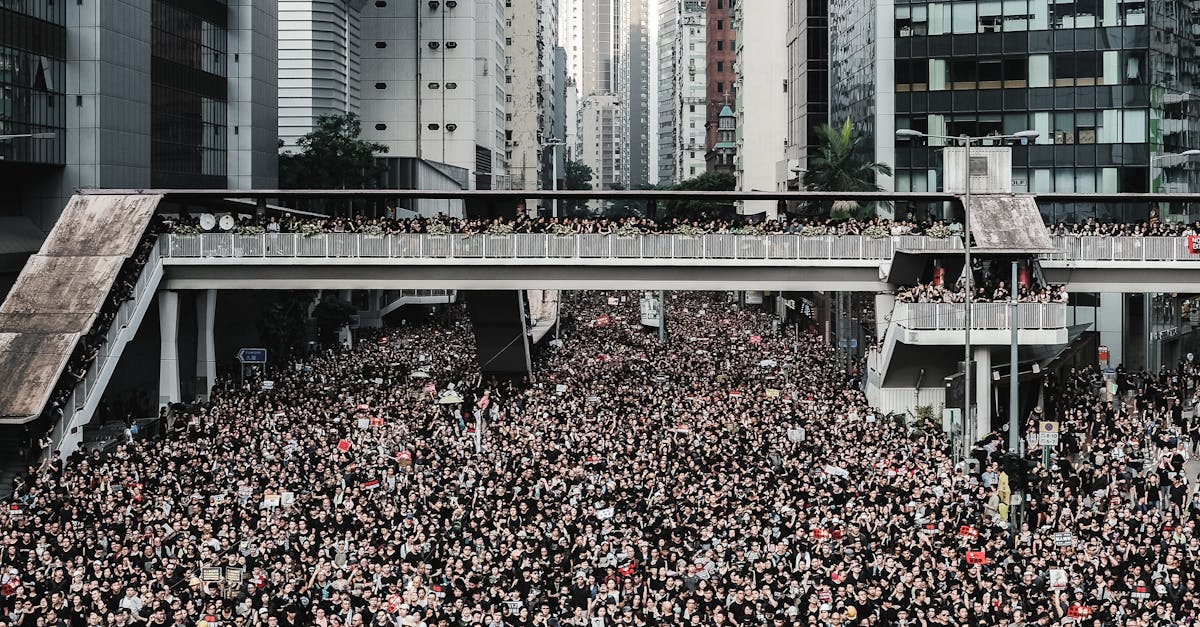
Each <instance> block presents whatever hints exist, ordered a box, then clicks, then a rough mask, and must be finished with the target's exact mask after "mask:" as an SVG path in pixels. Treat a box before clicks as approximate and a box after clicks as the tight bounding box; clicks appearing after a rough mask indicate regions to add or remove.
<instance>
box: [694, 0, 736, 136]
mask: <svg viewBox="0 0 1200 627" xmlns="http://www.w3.org/2000/svg"><path fill="white" fill-rule="evenodd" d="M736 1H737V0H708V6H707V9H706V18H707V21H708V33H707V38H706V40H707V42H708V43H707V45H708V54H707V64H706V68H705V79H706V80H707V82H708V90H707V92H708V93H707V99H708V112H707V115H706V116H705V124H704V129H705V149H706V150H708V151H710V152H711V151H712V149H713V146H714V145H715V144H716V143H717V118H718V117H719V116H720V115H721V107H723V106H725V105H726V104H728V105H729V106H730V107H732V106H734V103H735V102H736V101H735V98H734V96H735V94H734V82H735V80H736V79H735V76H734V73H733V62H734V61H735V60H736V59H737V55H736V54H735V51H736V42H735V33H734V30H733V5H734V3H735V2H736ZM741 1H745V0H741Z"/></svg>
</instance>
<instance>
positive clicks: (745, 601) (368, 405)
mask: <svg viewBox="0 0 1200 627" xmlns="http://www.w3.org/2000/svg"><path fill="white" fill-rule="evenodd" d="M669 299H670V300H669V303H668V307H667V311H668V312H670V314H671V316H670V321H669V323H668V331H669V333H668V337H669V342H668V343H667V344H666V345H663V344H661V343H659V342H658V340H657V336H656V334H655V333H653V332H650V331H648V330H647V329H645V328H644V327H643V326H642V325H641V321H640V318H639V310H638V302H637V299H636V297H635V298H626V297H624V296H623V295H622V294H619V293H608V294H605V293H573V294H571V295H570V297H569V298H568V299H566V300H567V302H566V304H565V305H564V307H565V310H566V315H565V316H564V322H563V329H562V331H561V333H560V338H561V341H556V342H550V343H548V345H546V346H543V347H540V348H539V349H538V354H537V356H536V362H535V369H534V370H535V372H534V374H533V376H532V377H531V378H530V379H528V380H520V381H507V382H505V381H500V382H498V381H490V380H489V381H485V380H483V378H482V377H481V375H480V374H479V371H478V368H477V367H476V365H475V363H476V362H475V360H474V356H473V352H474V345H473V336H472V334H471V330H470V328H469V323H468V322H467V321H466V316H459V317H458V319H457V321H451V322H448V321H445V320H443V319H442V318H441V317H436V319H433V318H431V319H430V320H429V321H427V322H424V323H421V324H411V325H407V326H405V327H400V328H394V329H389V330H386V331H381V332H375V333H371V332H363V334H362V335H360V337H358V341H357V345H356V346H355V347H354V348H353V349H352V350H341V349H338V350H329V351H325V352H320V353H316V354H313V355H310V356H308V357H305V358H301V359H299V360H298V361H295V362H292V363H287V364H278V365H277V366H276V367H273V368H270V369H268V370H267V371H266V372H265V373H262V374H261V375H258V376H252V377H249V378H247V379H246V380H245V381H244V382H243V383H242V384H240V385H237V384H234V383H233V382H232V381H226V382H224V383H222V385H220V386H219V387H218V388H217V389H215V390H214V391H213V393H212V395H211V399H210V400H209V402H208V403H206V404H204V405H199V406H195V407H192V408H190V409H189V410H188V411H186V412H183V413H182V414H180V415H179V416H177V417H176V418H175V420H174V424H173V425H172V427H171V428H170V429H168V434H167V435H166V436H165V437H163V438H162V439H153V440H150V439H139V440H135V441H133V442H131V443H128V444H124V445H122V446H120V447H118V448H117V449H116V450H115V451H112V452H94V453H90V454H83V453H77V454H75V455H72V456H71V457H70V459H68V460H67V462H66V463H65V465H64V464H60V463H58V462H57V461H49V462H47V463H46V464H44V465H43V466H42V467H40V468H36V469H32V470H31V472H30V474H29V475H28V476H27V477H24V478H22V480H21V481H20V482H19V483H18V485H17V491H16V497H15V499H14V500H13V501H12V505H11V508H10V509H9V512H8V516H7V517H0V574H2V575H3V580H2V582H0V585H2V588H0V623H3V624H5V625H6V627H7V626H11V627H114V626H115V627H141V626H143V625H144V626H146V627H177V626H186V627H227V626H229V627H250V626H254V627H261V626H267V627H297V626H304V627H307V626H310V625H311V626H316V627H385V626H386V627H403V626H414V625H415V626H420V625H429V626H432V625H455V626H460V625H461V626H474V625H483V626H488V627H502V626H503V627H509V626H522V627H523V626H532V625H539V626H540V625H547V626H573V627H610V626H617V625H659V624H662V625H704V626H706V627H707V626H717V627H723V626H725V625H731V626H732V625H736V626H746V625H773V626H774V625H823V626H824V625H832V626H838V625H856V626H857V625H899V626H903V627H912V626H922V627H926V626H934V625H937V626H947V625H954V626H967V625H971V626H977V625H1008V626H1028V625H1048V624H1055V625H1065V624H1072V625H1089V626H1091V625H1125V626H1129V625H1136V626H1139V627H1150V626H1153V627H1159V626H1165V625H1190V624H1194V623H1195V620H1196V618H1197V616H1198V613H1200V609H1198V605H1197V603H1196V594H1197V593H1196V591H1195V586H1196V582H1197V578H1198V577H1200V572H1198V569H1200V567H1198V565H1197V559H1198V558H1200V532H1198V531H1197V527H1196V514H1197V513H1198V510H1197V508H1198V507H1200V504H1198V501H1197V500H1195V499H1192V497H1191V488H1190V486H1191V483H1190V481H1191V480H1192V478H1193V476H1192V475H1193V474H1194V470H1191V469H1189V467H1188V465H1187V464H1186V460H1187V459H1188V454H1189V451H1188V447H1185V446H1184V445H1183V443H1184V438H1183V433H1184V429H1187V430H1188V431H1187V432H1188V433H1190V434H1192V435H1193V437H1195V435H1194V434H1195V431H1194V429H1195V422H1194V421H1193V422H1189V421H1188V419H1187V417H1186V416H1185V414H1184V412H1183V411H1182V410H1181V408H1182V407H1185V406H1190V405H1191V404H1192V403H1193V402H1195V399H1196V394H1197V392H1196V390H1197V389H1198V388H1197V386H1196V381H1197V378H1198V377H1200V370H1198V369H1197V368H1196V367H1195V366H1191V365H1188V366H1186V367H1185V368H1183V369H1181V370H1179V371H1174V372H1170V373H1164V374H1163V375H1162V376H1161V377H1157V378H1156V377H1153V376H1148V375H1147V376H1143V377H1139V378H1137V379H1136V382H1134V379H1133V378H1132V377H1129V376H1126V375H1122V377H1123V378H1121V380H1120V385H1119V387H1118V389H1117V390H1116V391H1115V393H1113V394H1112V396H1111V398H1109V397H1108V396H1106V394H1108V392H1109V390H1108V388H1105V387H1104V386H1097V385H1095V382H1094V379H1095V377H1094V376H1093V375H1092V373H1090V372H1086V371H1081V372H1080V373H1078V375H1074V376H1073V378H1071V379H1069V380H1067V381H1062V382H1055V383H1054V384H1053V385H1052V386H1051V387H1049V388H1048V389H1047V393H1046V397H1047V409H1046V414H1047V415H1051V414H1052V415H1053V416H1055V417H1058V418H1059V419H1060V420H1062V421H1063V431H1064V437H1063V442H1062V444H1061V445H1060V447H1059V449H1058V451H1057V452H1056V458H1055V461H1054V463H1053V465H1052V466H1050V467H1044V466H1037V467H1035V468H1034V469H1033V470H1031V471H1030V481H1029V483H1030V486H1029V489H1028V490H1027V503H1028V506H1027V508H1025V509H1024V511H1023V512H1022V516H1021V517H1017V516H1016V515H1015V513H1013V512H1007V511H1005V510H1006V509H1007V508H1006V507H1005V506H1004V503H1007V502H1008V501H1007V498H1006V497H1007V494H1006V493H1005V491H1006V490H1007V489H1008V488H1007V487H1006V485H1005V484H1003V482H1002V481H1001V479H1000V473H999V470H998V468H997V465H996V462H997V460H998V459H999V456H1000V453H1001V451H1002V448H1003V446H1002V442H1003V441H1004V440H1005V439H1006V438H1004V437H1003V434H1001V433H999V432H997V433H994V434H991V435H989V436H988V437H987V438H984V440H983V441H982V442H981V443H980V447H981V450H982V451H983V454H982V455H981V459H983V460H984V462H985V464H986V465H985V467H984V468H983V469H982V472H981V473H979V474H978V475H976V474H972V473H971V472H969V471H965V470H964V468H963V467H961V466H956V465H955V464H954V463H953V462H952V459H951V457H950V455H949V446H948V442H947V439H946V437H945V436H944V435H943V434H942V432H941V429H940V425H924V424H920V423H918V422H916V421H914V420H911V419H898V418H897V417H894V416H885V415H882V414H880V413H879V412H878V411H876V410H874V409H872V408H871V407H870V406H869V405H868V403H867V401H866V399H865V398H864V395H863V394H862V393H861V392H860V391H859V389H860V382H859V381H858V380H857V379H856V378H855V376H852V375H850V374H847V373H845V372H843V371H839V369H838V368H837V367H836V364H835V359H834V355H833V353H832V349H831V348H830V347H829V346H828V345H827V344H825V343H824V342H823V341H822V339H821V338H820V337H819V336H816V335H807V334H801V335H799V336H796V335H790V334H789V335H785V336H779V335H772V334H771V328H772V325H771V317H770V315H769V314H767V313H764V312H761V311H758V310H756V309H754V308H738V307H737V306H736V305H733V304H731V303H730V302H729V301H728V299H726V298H724V295H723V294H720V295H713V294H694V293H686V294H685V293H677V294H671V295H670V296H669ZM268 382H269V383H268ZM1187 413H1188V414H1190V413H1191V412H1190V411H1189V412H1187ZM1039 415H1040V414H1039ZM1188 425H1191V426H1188ZM477 446H478V447H479V448H478V450H477V448H476V447H477ZM1032 448H1033V450H1036V447H1032ZM1037 458H1038V456H1037V455H1036V454H1035V455H1032V456H1030V458H1029V459H1037ZM1180 484H1182V485H1184V486H1187V487H1186V488H1184V489H1182V490H1181V489H1177V486H1179V485H1180ZM1164 486H1167V487H1166V488H1164ZM1164 490H1165V491H1164ZM1002 498H1003V499H1004V500H1003V501H1002V500H1001V499H1002ZM1022 521H1023V522H1022ZM1064 534H1065V535H1064Z"/></svg>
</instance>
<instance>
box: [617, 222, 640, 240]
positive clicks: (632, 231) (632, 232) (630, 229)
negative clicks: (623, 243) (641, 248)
mask: <svg viewBox="0 0 1200 627" xmlns="http://www.w3.org/2000/svg"><path fill="white" fill-rule="evenodd" d="M641 234H642V230H641V229H639V228H637V227H636V226H633V225H632V224H622V225H621V226H619V227H617V230H615V231H613V235H619V236H621V237H635V236H637V235H641Z"/></svg>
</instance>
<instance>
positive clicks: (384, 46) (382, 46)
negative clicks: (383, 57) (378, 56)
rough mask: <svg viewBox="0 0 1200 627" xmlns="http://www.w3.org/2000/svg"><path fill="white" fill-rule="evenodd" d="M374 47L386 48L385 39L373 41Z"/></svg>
mask: <svg viewBox="0 0 1200 627" xmlns="http://www.w3.org/2000/svg"><path fill="white" fill-rule="evenodd" d="M375 47H376V48H387V42H386V41H377V42H375Z"/></svg>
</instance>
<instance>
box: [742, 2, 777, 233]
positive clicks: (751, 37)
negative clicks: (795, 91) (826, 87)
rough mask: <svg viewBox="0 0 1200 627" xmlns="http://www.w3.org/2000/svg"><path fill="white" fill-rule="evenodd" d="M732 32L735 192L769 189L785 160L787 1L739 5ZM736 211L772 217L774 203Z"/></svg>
mask: <svg viewBox="0 0 1200 627" xmlns="http://www.w3.org/2000/svg"><path fill="white" fill-rule="evenodd" d="M734 30H735V31H736V33H737V38H736V41H737V48H736V49H737V62H736V65H735V73H736V75H737V84H736V88H737V105H736V107H735V111H734V113H735V114H736V115H737V156H736V157H735V158H734V171H735V173H736V174H737V189H738V190H740V191H746V192H749V191H774V190H775V183H776V181H775V179H776V168H777V167H778V164H779V163H780V162H781V161H784V160H785V159H786V156H785V154H786V153H785V149H786V147H787V93H786V92H785V91H784V90H785V89H787V86H786V84H785V82H784V81H783V80H782V77H784V76H787V57H786V55H785V51H786V49H787V41H786V35H787V1H786V0H758V1H756V2H755V3H753V6H751V3H748V2H739V3H738V4H737V6H735V7H734ZM738 210H739V212H741V213H744V214H748V215H754V214H765V216H766V217H767V218H768V219H772V218H774V217H775V216H776V215H777V213H778V211H777V207H776V203H775V202H774V201H743V202H741V203H740V204H739V207H738Z"/></svg>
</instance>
